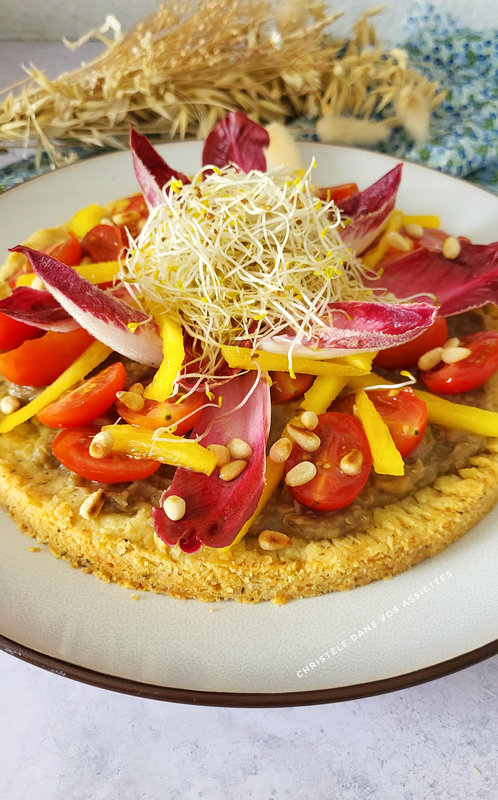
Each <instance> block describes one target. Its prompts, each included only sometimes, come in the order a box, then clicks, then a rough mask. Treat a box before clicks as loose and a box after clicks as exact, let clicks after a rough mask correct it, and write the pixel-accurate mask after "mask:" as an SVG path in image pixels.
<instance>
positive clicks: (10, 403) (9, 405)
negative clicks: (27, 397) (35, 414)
mask: <svg viewBox="0 0 498 800" xmlns="http://www.w3.org/2000/svg"><path fill="white" fill-rule="evenodd" d="M20 407H21V401H20V400H19V398H18V397H13V396H12V395H11V394H6V395H5V397H2V399H1V400H0V411H1V412H2V414H13V413H14V411H17V410H18V409H19V408H20Z"/></svg>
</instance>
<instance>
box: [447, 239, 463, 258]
mask: <svg viewBox="0 0 498 800" xmlns="http://www.w3.org/2000/svg"><path fill="white" fill-rule="evenodd" d="M461 249H462V245H461V244H460V242H459V241H458V239H455V237H454V236H447V238H446V239H445V240H444V242H443V256H444V257H445V258H448V259H450V261H453V260H454V259H455V258H458V256H459V255H460V251H461Z"/></svg>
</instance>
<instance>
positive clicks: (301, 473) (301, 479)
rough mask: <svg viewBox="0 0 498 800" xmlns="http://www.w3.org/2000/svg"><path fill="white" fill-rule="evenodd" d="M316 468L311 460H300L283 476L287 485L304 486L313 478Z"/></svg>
mask: <svg viewBox="0 0 498 800" xmlns="http://www.w3.org/2000/svg"><path fill="white" fill-rule="evenodd" d="M316 473H317V469H316V467H315V465H314V464H313V462H312V461H300V462H299V464H296V466H295V467H292V469H290V470H289V472H288V473H287V475H286V476H285V482H286V484H287V486H304V484H305V483H309V482H310V481H312V480H313V478H314V477H315V475H316Z"/></svg>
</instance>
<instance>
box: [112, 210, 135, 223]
mask: <svg viewBox="0 0 498 800" xmlns="http://www.w3.org/2000/svg"><path fill="white" fill-rule="evenodd" d="M139 219H140V213H139V212H138V211H118V212H117V213H116V214H113V215H112V221H113V223H114V224H115V225H129V224H130V222H138V220H139Z"/></svg>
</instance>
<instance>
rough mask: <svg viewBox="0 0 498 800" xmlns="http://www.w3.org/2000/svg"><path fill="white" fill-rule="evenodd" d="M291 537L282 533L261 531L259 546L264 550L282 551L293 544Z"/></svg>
mask: <svg viewBox="0 0 498 800" xmlns="http://www.w3.org/2000/svg"><path fill="white" fill-rule="evenodd" d="M291 541H292V540H291V538H290V536H287V534H286V533H282V532H281V531H261V533H260V534H259V536H258V544H259V546H260V547H261V549H262V550H282V549H283V548H284V547H289V545H290V544H291Z"/></svg>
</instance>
